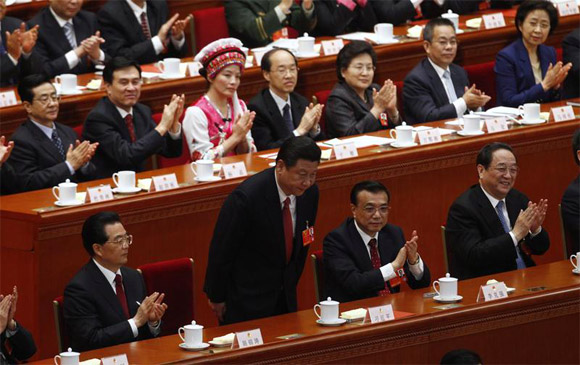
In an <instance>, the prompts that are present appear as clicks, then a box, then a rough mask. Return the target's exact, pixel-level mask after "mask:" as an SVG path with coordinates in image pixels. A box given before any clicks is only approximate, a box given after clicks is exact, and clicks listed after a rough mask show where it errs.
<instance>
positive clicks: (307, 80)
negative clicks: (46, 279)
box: [0, 11, 580, 136]
mask: <svg viewBox="0 0 580 365" xmlns="http://www.w3.org/2000/svg"><path fill="white" fill-rule="evenodd" d="M488 12H489V11H488ZM477 16H480V15H469V16H462V17H461V21H462V23H463V22H464V21H465V20H466V19H469V18H474V17H477ZM506 22H507V24H508V26H506V27H504V28H499V29H492V30H480V31H473V30H468V29H466V30H465V33H463V34H459V35H458V39H459V42H460V45H459V49H458V53H457V58H456V60H455V62H456V63H458V64H460V65H472V64H478V63H483V62H488V61H493V60H494V59H495V55H496V54H497V53H498V52H499V51H500V50H501V49H502V48H504V47H505V46H507V45H508V44H510V43H511V42H512V41H513V40H514V39H516V37H517V33H516V29H515V26H514V25H513V18H506ZM579 22H580V15H574V16H567V17H563V18H561V19H560V24H559V25H558V28H557V29H556V30H555V31H554V33H553V34H552V35H550V37H549V38H548V42H547V44H548V45H551V46H554V47H560V44H561V43H562V39H563V37H564V36H565V35H566V34H568V33H569V32H570V31H571V30H572V29H574V28H576V27H577V26H578V23H579ZM408 27H409V26H407V25H404V26H398V27H395V33H396V34H398V35H403V34H407V29H408ZM375 50H376V52H377V56H378V65H377V71H376V75H375V80H377V81H381V80H386V79H387V78H390V79H392V80H403V79H404V78H405V76H406V75H407V73H408V72H409V71H410V70H411V69H412V68H413V67H414V66H415V65H416V64H417V63H419V61H420V60H421V59H422V58H423V57H425V51H424V49H423V45H422V42H421V41H418V40H413V39H407V38H405V39H402V41H401V42H400V43H398V44H393V45H384V46H377V47H375ZM299 66H300V73H299V77H298V84H297V85H298V86H297V88H296V91H297V92H299V93H301V94H302V95H304V96H306V97H307V98H310V97H311V96H312V95H313V94H314V92H316V91H320V90H325V89H332V87H333V86H334V84H335V83H336V82H337V79H336V57H335V56H321V57H318V58H310V59H303V60H300V61H299ZM491 76H492V77H494V75H491ZM93 77H94V75H92V74H88V75H83V77H82V81H79V84H80V85H86V83H87V82H88V81H89V80H90V79H91V78H93ZM266 86H267V83H266V81H265V80H264V79H263V77H262V71H261V70H260V68H259V67H252V68H249V69H247V70H246V71H245V72H244V75H243V77H242V83H241V85H240V87H239V90H238V92H239V95H240V97H241V98H243V99H244V100H246V101H248V100H250V99H251V98H252V97H253V96H254V95H256V94H257V93H258V92H259V91H260V90H261V89H262V88H264V87H266ZM206 89H207V85H206V81H205V80H204V79H203V78H202V77H187V78H184V79H179V80H160V79H153V80H151V81H147V82H146V84H145V85H143V88H142V92H141V99H140V101H141V102H142V103H144V104H147V105H148V106H149V107H151V108H152V109H153V111H154V112H160V111H162V110H163V105H164V104H166V103H167V101H168V100H169V98H170V96H171V94H173V93H177V94H182V93H183V94H185V95H186V101H187V103H188V104H189V103H192V102H194V101H195V100H197V99H198V98H199V97H200V96H201V95H203V94H204V93H205V91H206ZM5 90H6V89H0V91H5ZM484 91H485V90H484ZM104 95H105V93H104V92H103V91H87V92H84V93H83V94H81V95H75V96H66V97H63V99H62V100H61V103H60V111H59V117H58V121H59V122H61V123H65V124H68V125H71V126H76V125H79V124H81V123H83V121H84V119H85V118H86V116H87V114H88V113H89V112H90V111H91V109H92V108H93V107H94V106H95V104H96V103H97V101H98V100H99V99H100V98H101V97H103V96H104ZM25 119H26V112H25V111H24V108H23V107H22V106H21V105H14V106H11V107H6V108H1V109H0V134H2V135H6V136H9V135H11V134H12V133H13V132H14V131H15V130H16V128H17V127H18V126H19V125H20V124H21V123H22V122H23V121H24V120H25Z"/></svg>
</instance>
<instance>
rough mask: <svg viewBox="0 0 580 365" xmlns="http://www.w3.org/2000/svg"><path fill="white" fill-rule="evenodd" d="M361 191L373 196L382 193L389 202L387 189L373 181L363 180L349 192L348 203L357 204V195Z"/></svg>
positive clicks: (389, 194) (389, 196)
mask: <svg viewBox="0 0 580 365" xmlns="http://www.w3.org/2000/svg"><path fill="white" fill-rule="evenodd" d="M361 191H368V192H370V193H373V194H376V193H380V192H384V193H386V194H387V198H388V199H389V202H390V201H391V193H390V192H389V189H387V187H386V186H385V185H383V184H382V183H380V182H378V181H374V180H364V181H361V182H358V183H356V184H355V185H354V186H353V187H352V189H351V191H350V202H351V203H352V204H353V205H357V204H358V194H359V193H360V192H361Z"/></svg>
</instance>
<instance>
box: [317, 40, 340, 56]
mask: <svg viewBox="0 0 580 365" xmlns="http://www.w3.org/2000/svg"><path fill="white" fill-rule="evenodd" d="M321 44H322V51H323V52H324V55H325V56H331V55H335V54H338V52H340V50H341V49H342V47H344V41H343V40H342V38H338V39H333V40H330V41H322V42H321Z"/></svg>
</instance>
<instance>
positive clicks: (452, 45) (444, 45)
mask: <svg viewBox="0 0 580 365" xmlns="http://www.w3.org/2000/svg"><path fill="white" fill-rule="evenodd" d="M435 43H437V44H438V45H439V46H440V47H447V45H450V46H451V47H455V46H457V40H455V39H452V40H450V41H444V40H440V41H437V42H435Z"/></svg>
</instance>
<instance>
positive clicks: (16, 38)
mask: <svg viewBox="0 0 580 365" xmlns="http://www.w3.org/2000/svg"><path fill="white" fill-rule="evenodd" d="M5 34H6V44H5V47H6V52H8V54H10V56H12V58H14V59H15V60H17V61H18V60H19V59H20V55H21V54H22V47H21V44H22V33H20V29H16V30H14V32H12V34H10V32H5Z"/></svg>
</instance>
